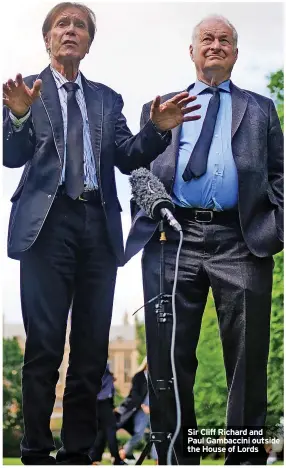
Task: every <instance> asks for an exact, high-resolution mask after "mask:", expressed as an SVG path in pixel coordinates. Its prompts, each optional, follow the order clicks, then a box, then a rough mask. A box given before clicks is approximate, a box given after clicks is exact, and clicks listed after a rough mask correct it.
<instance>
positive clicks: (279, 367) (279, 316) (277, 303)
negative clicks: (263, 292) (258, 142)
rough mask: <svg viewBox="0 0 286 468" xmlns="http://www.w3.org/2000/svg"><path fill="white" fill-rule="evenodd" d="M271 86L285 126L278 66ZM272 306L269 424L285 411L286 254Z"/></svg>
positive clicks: (280, 259) (279, 258)
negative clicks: (285, 298) (285, 307)
mask: <svg viewBox="0 0 286 468" xmlns="http://www.w3.org/2000/svg"><path fill="white" fill-rule="evenodd" d="M268 88H269V89H270V92H271V95H272V98H273V99H274V102H275V105H276V108H277V113H278V116H279V120H280V123H281V126H282V128H284V73H283V70H281V69H280V70H277V71H276V72H275V73H271V74H270V76H269V84H268ZM274 260H275V268H274V274H273V293H272V310H271V340H270V350H269V363H268V417H267V423H268V424H269V425H272V424H276V423H277V422H279V419H280V417H281V416H282V415H283V392H284V389H283V381H284V379H283V366H284V340H283V335H284V287H283V283H284V281H283V277H284V270H283V265H284V256H283V252H281V253H279V254H277V255H275V258H274Z"/></svg>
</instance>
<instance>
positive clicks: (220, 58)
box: [190, 19, 238, 75]
mask: <svg viewBox="0 0 286 468" xmlns="http://www.w3.org/2000/svg"><path fill="white" fill-rule="evenodd" d="M237 53H238V50H237V49H236V48H235V49H234V41H233V32H232V29H231V28H230V27H229V26H227V25H226V24H225V23H223V22H222V21H220V20H215V19H213V20H209V21H205V22H203V23H202V24H201V26H200V28H199V31H198V34H197V37H196V40H195V43H194V44H193V45H191V46H190V55H191V57H192V60H193V62H194V63H195V66H196V69H197V72H198V73H203V74H205V75H207V74H209V75H211V74H215V72H216V71H217V72H220V73H221V72H222V71H224V72H226V73H227V72H231V70H232V68H233V65H234V64H235V62H236V59H237Z"/></svg>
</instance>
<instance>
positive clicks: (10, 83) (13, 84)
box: [7, 78, 16, 91]
mask: <svg viewBox="0 0 286 468" xmlns="http://www.w3.org/2000/svg"><path fill="white" fill-rule="evenodd" d="M7 85H8V86H9V88H10V89H11V91H13V89H15V88H16V85H15V83H14V81H13V80H12V79H11V78H9V80H8V81H7Z"/></svg>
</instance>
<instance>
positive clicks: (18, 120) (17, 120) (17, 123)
mask: <svg viewBox="0 0 286 468" xmlns="http://www.w3.org/2000/svg"><path fill="white" fill-rule="evenodd" d="M30 115H31V108H30V109H29V110H28V112H27V114H25V115H24V116H23V117H16V116H15V115H14V114H12V112H11V111H10V112H9V116H10V119H11V120H12V124H13V126H14V128H15V130H21V129H22V127H23V125H24V123H25V122H26V121H27V120H28V118H29V117H30Z"/></svg>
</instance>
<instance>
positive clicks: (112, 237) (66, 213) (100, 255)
mask: <svg viewBox="0 0 286 468" xmlns="http://www.w3.org/2000/svg"><path fill="white" fill-rule="evenodd" d="M27 28H29V25H28V26H27ZM95 32H96V19H95V15H94V13H93V12H92V10H90V8H88V7H87V6H85V5H83V4H81V3H73V2H63V3H59V4H57V5H55V6H54V7H53V8H52V9H51V11H50V12H49V13H48V14H47V17H46V18H45V20H44V23H43V26H42V34H43V39H44V42H45V46H46V50H47V52H48V54H49V59H50V63H49V65H48V66H47V68H45V69H44V70H43V71H42V72H40V74H37V75H31V76H28V77H27V78H25V79H23V77H22V75H21V74H20V73H18V74H17V75H16V77H15V79H12V78H10V79H8V81H7V82H6V83H4V85H3V103H4V108H3V163H4V166H6V167H10V168H17V167H22V166H24V165H25V168H24V170H23V173H22V176H21V179H20V182H19V185H18V187H17V189H16V191H15V193H14V194H13V196H12V198H11V201H12V210H11V216H10V222H9V229H8V255H9V257H10V258H13V259H18V260H20V283H21V304H22V315H23V321H24V327H25V331H26V347H25V356H24V366H23V386H22V390H23V418H24V436H23V439H22V442H21V455H22V458H21V459H22V462H23V463H24V464H27V465H48V464H55V463H58V464H67V465H69V464H78V465H81V464H83V465H84V464H90V463H91V459H90V457H89V456H88V451H89V449H90V447H91V445H92V444H93V443H94V440H95V438H96V395H97V393H98V392H99V391H100V387H101V378H102V376H103V374H104V370H105V366H106V362H107V353H108V337H109V329H110V323H111V315H112V305H113V296H114V287H115V280H116V274H117V267H118V266H120V265H122V264H123V263H124V249H123V236H122V226H121V217H120V211H121V207H120V203H119V201H118V197H117V190H116V183H115V173H114V171H115V166H116V167H118V168H119V170H120V171H121V172H122V173H124V174H130V171H132V170H133V169H136V168H139V167H141V166H146V165H148V164H150V162H151V161H152V160H153V159H155V158H156V157H157V156H158V155H159V154H161V153H162V152H163V151H164V150H165V149H166V148H167V146H168V145H169V144H170V141H171V132H170V129H171V128H173V127H175V126H177V125H179V124H180V123H181V122H183V121H187V120H195V119H197V118H199V116H190V115H187V114H189V113H190V112H192V111H194V110H195V109H197V108H198V107H200V106H193V107H192V108H189V107H188V109H186V108H185V105H186V104H187V103H189V102H192V101H194V100H195V99H196V97H191V98H190V97H189V96H188V93H186V92H184V93H181V94H179V95H178V96H177V97H175V98H173V99H172V100H171V101H170V102H168V103H167V104H166V103H164V105H161V103H160V97H159V96H157V97H156V98H155V99H154V103H153V106H152V110H151V112H150V119H149V121H148V122H147V123H146V125H145V126H144V128H143V129H142V130H141V131H140V132H139V133H138V134H137V135H135V136H133V135H132V133H131V131H130V130H129V128H128V126H127V124H126V119H125V117H124V116H123V114H122V108H123V100H122V97H121V96H120V94H118V93H116V92H115V91H113V90H112V89H110V88H109V87H107V86H105V85H103V84H101V83H95V82H93V81H90V80H89V79H87V78H86V77H85V76H84V75H83V74H82V73H81V72H80V70H79V67H80V63H81V60H82V59H83V58H84V57H85V56H86V54H88V53H89V50H90V47H91V44H92V42H93V39H94V36H95ZM23 42H24V40H23V38H22V39H21V41H20V43H19V47H23ZM71 304H72V308H71V309H72V310H71V316H72V319H71V333H70V356H69V367H68V371H67V378H66V388H65V392H64V397H63V424H62V431H61V440H62V447H61V449H60V450H59V451H58V453H57V455H56V459H55V458H54V457H53V456H51V455H50V453H51V452H52V451H53V450H55V445H54V441H53V437H52V433H51V430H50V418H51V414H52V411H53V406H54V401H55V388H56V384H57V381H58V376H59V373H58V369H59V367H60V365H61V362H62V358H63V353H64V345H65V337H66V327H67V320H68V314H69V310H70V307H71Z"/></svg>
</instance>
